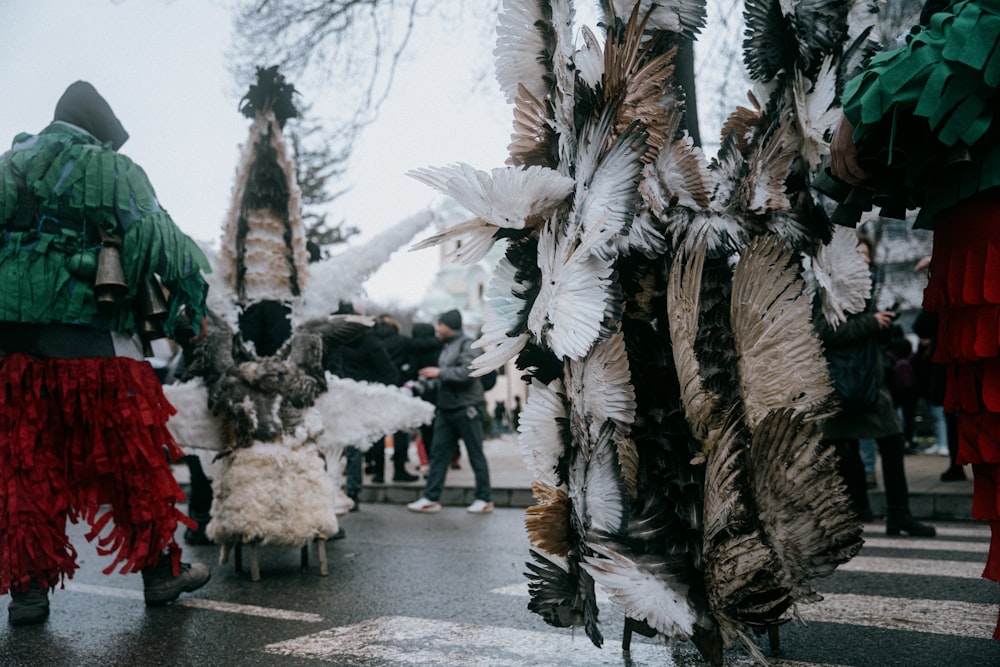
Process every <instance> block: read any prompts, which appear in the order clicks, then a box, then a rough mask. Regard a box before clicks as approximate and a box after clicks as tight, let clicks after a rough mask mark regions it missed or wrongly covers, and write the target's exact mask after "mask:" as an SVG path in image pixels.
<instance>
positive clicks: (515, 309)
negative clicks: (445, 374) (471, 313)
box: [469, 256, 530, 375]
mask: <svg viewBox="0 0 1000 667" xmlns="http://www.w3.org/2000/svg"><path fill="white" fill-rule="evenodd" d="M516 272H517V268H516V267H515V266H514V265H513V264H512V263H511V261H510V260H509V259H508V258H507V257H506V256H504V257H501V258H500V261H499V262H497V265H496V268H494V270H493V277H492V278H491V279H490V284H489V286H488V287H487V288H486V294H485V308H484V315H483V327H482V334H481V335H480V337H479V340H477V341H476V342H475V343H473V347H477V348H482V349H484V350H486V352H484V353H483V354H481V355H479V356H478V357H476V358H475V359H473V360H472V363H471V364H470V365H469V367H470V368H472V369H474V371H475V372H474V373H473V375H475V374H477V372H479V371H481V372H482V373H485V372H487V371H490V370H493V369H496V368H499V367H501V366H503V365H504V364H505V363H507V362H508V361H509V360H510V359H512V358H514V356H516V355H517V354H518V353H519V352H520V351H521V350H522V349H524V346H525V345H527V343H528V340H529V339H530V335H529V334H528V333H527V332H526V331H525V332H523V333H518V334H516V335H513V336H512V335H511V332H512V331H517V330H519V329H523V328H524V326H525V325H526V323H525V321H524V320H525V318H526V313H525V311H527V309H528V302H527V301H525V299H524V296H523V295H524V294H525V291H526V290H527V288H528V287H529V286H528V285H526V284H523V283H520V282H518V281H517V278H516V277H515V276H516Z"/></svg>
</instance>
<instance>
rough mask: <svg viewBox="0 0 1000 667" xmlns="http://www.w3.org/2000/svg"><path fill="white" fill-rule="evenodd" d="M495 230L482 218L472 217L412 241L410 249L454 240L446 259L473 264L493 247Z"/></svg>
mask: <svg viewBox="0 0 1000 667" xmlns="http://www.w3.org/2000/svg"><path fill="white" fill-rule="evenodd" d="M497 231H498V228H497V227H496V225H493V224H490V223H489V222H486V221H485V220H483V219H482V218H472V219H470V220H465V221H463V222H460V223H458V224H456V225H452V226H451V227H449V228H448V229H446V230H445V231H443V232H441V233H440V234H434V235H433V236H429V237H427V238H426V239H424V240H422V241H418V242H417V243H414V244H413V245H412V246H410V250H425V249H427V248H431V247H434V246H436V245H440V244H442V243H446V242H448V241H456V243H455V244H454V247H453V248H452V249H450V250H449V251H448V253H447V257H448V259H450V260H451V261H453V262H457V263H459V264H475V263H476V262H478V261H479V260H481V259H482V258H484V257H486V255H488V254H489V252H490V250H492V249H493V246H494V245H495V244H496V241H497Z"/></svg>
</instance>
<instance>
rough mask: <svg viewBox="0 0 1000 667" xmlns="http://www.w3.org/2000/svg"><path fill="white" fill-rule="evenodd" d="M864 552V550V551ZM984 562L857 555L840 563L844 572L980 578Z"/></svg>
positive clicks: (839, 569) (840, 567)
mask: <svg viewBox="0 0 1000 667" xmlns="http://www.w3.org/2000/svg"><path fill="white" fill-rule="evenodd" d="M862 553H864V551H862ZM983 565H984V564H983V563H977V562H969V561H962V560H934V559H930V558H877V557H871V556H857V557H855V558H853V559H851V560H849V561H848V562H846V563H844V564H843V565H840V566H839V567H838V568H837V570H838V571H844V572H877V573H879V574H920V575H925V576H928V577H960V578H962V579H978V578H979V577H980V575H981V574H982V573H983Z"/></svg>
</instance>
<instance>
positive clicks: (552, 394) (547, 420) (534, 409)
mask: <svg viewBox="0 0 1000 667" xmlns="http://www.w3.org/2000/svg"><path fill="white" fill-rule="evenodd" d="M568 424H569V410H568V406H567V403H566V396H565V391H564V389H563V386H562V380H553V381H552V382H551V383H549V384H548V385H545V384H542V383H541V382H539V381H538V380H535V379H532V380H531V384H530V385H528V400H527V401H526V402H525V405H524V410H522V411H521V415H520V417H519V418H518V425H517V432H518V435H519V436H520V437H519V438H518V444H519V445H520V447H521V454H522V456H523V457H524V463H525V465H526V466H527V467H528V470H529V471H531V472H532V476H533V478H534V479H535V481H537V482H539V483H542V484H545V485H546V486H550V487H553V488H555V487H559V486H564V485H565V480H561V479H559V474H558V467H559V460H560V458H561V457H562V456H563V455H564V453H565V451H566V445H567V443H568V441H569V431H568Z"/></svg>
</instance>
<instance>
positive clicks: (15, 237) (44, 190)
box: [0, 123, 209, 335]
mask: <svg viewBox="0 0 1000 667" xmlns="http://www.w3.org/2000/svg"><path fill="white" fill-rule="evenodd" d="M19 180H20V181H22V182H23V187H24V188H27V189H28V190H29V191H30V192H31V193H33V194H34V196H35V197H36V198H37V199H38V215H39V216H40V217H44V218H45V219H47V220H48V225H47V226H46V227H43V228H42V229H41V230H40V231H38V230H31V231H14V230H12V229H11V223H12V222H13V220H14V216H15V214H16V211H17V207H18V205H19V196H20V194H21V193H22V190H21V189H20V188H19ZM53 224H55V226H56V227H57V228H58V231H53ZM95 226H96V227H97V228H100V229H101V230H103V231H104V232H106V233H107V234H110V235H111V236H114V237H116V238H119V239H122V248H121V255H122V266H123V269H124V272H125V276H126V279H127V282H128V285H129V292H128V296H127V297H126V298H125V300H124V303H123V306H122V307H120V308H119V309H118V310H117V312H115V313H114V314H113V316H112V318H111V321H110V322H106V321H104V320H103V319H102V318H101V316H100V315H99V313H98V312H97V306H96V302H95V300H94V294H93V284H92V275H89V274H88V271H87V270H86V267H90V268H91V269H92V268H93V267H96V261H97V254H98V252H99V250H100V243H99V242H95V238H96V234H95V230H94V229H93V228H94V227H95ZM0 231H2V232H3V237H2V239H0V284H3V285H4V286H5V289H4V290H2V291H0V320H2V321H15V322H35V323H41V322H64V323H77V324H88V325H94V326H107V327H110V328H112V329H114V330H117V331H121V332H126V333H134V332H135V331H136V326H137V323H136V317H135V313H134V310H135V303H136V300H137V295H138V294H139V293H140V290H141V289H142V286H143V284H144V282H145V281H146V280H148V279H150V278H151V277H152V276H153V275H154V274H155V275H157V276H158V277H159V278H160V280H161V281H162V283H163V285H164V286H165V287H166V288H167V290H168V291H169V292H170V297H169V300H168V303H169V305H170V317H169V319H168V321H167V324H166V330H167V334H168V335H170V334H171V333H172V331H173V323H174V318H175V317H176V315H177V312H178V311H179V310H180V308H181V307H182V306H183V307H186V308H187V309H188V310H189V312H190V313H191V314H192V316H193V317H194V318H195V320H194V321H195V326H196V327H197V324H198V323H199V322H200V321H201V318H202V316H203V315H204V314H205V312H206V309H205V296H206V294H207V291H208V287H207V284H206V283H205V280H204V278H203V277H202V275H201V272H203V271H204V272H207V271H209V265H208V261H207V260H206V258H205V256H204V254H203V253H202V252H201V249H200V248H199V247H198V246H197V245H196V244H195V243H194V242H193V241H192V240H191V239H190V238H188V237H187V236H186V235H184V234H183V233H182V232H181V231H180V229H178V228H177V226H176V225H175V224H174V222H173V221H172V220H171V218H170V216H169V215H168V214H167V212H166V211H164V210H163V209H162V208H161V207H160V205H159V202H158V201H157V199H156V194H155V192H154V190H153V187H152V185H151V184H150V183H149V179H148V178H147V177H146V174H145V172H144V171H143V170H142V169H141V168H140V167H139V166H138V165H137V164H135V163H134V162H132V160H130V159H129V158H128V157H127V156H125V155H122V154H120V153H116V152H114V151H112V150H111V149H110V147H109V146H102V145H101V144H100V143H99V142H98V141H97V140H96V139H94V138H93V137H92V136H90V135H89V134H87V133H85V132H82V131H80V130H78V129H76V128H74V127H72V126H69V125H65V124H62V123H53V124H52V125H50V126H49V127H47V128H46V129H45V130H43V131H42V132H41V133H40V134H39V135H37V136H31V135H26V134H22V135H19V136H18V137H17V138H15V140H14V146H13V148H12V150H11V151H10V152H8V153H6V154H4V155H3V156H2V157H0ZM88 231H89V232H90V233H89V234H88V233H87V232H88ZM88 239H89V240H88ZM81 267H84V269H81Z"/></svg>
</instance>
